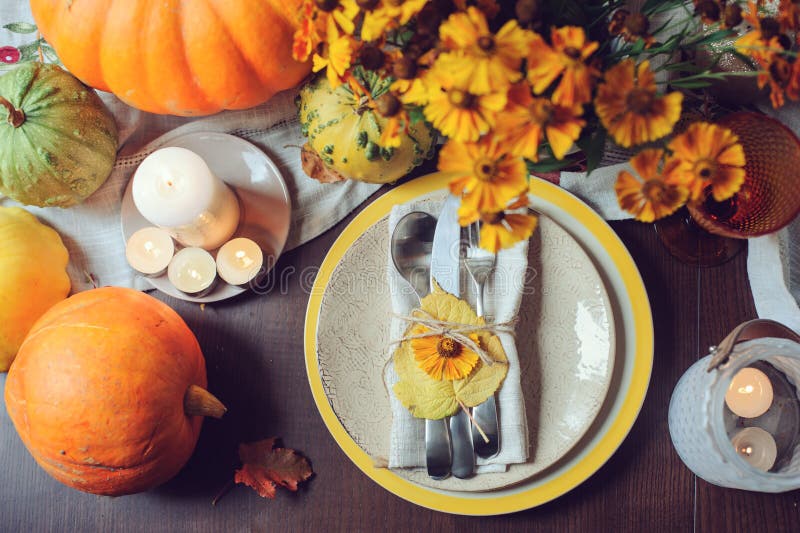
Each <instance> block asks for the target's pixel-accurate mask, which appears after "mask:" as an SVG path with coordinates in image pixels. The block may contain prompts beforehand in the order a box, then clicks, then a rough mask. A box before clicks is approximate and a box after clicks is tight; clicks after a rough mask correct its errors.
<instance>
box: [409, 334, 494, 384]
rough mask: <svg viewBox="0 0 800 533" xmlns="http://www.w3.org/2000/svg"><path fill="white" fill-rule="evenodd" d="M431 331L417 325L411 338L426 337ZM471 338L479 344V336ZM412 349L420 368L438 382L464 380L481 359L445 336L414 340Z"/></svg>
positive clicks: (412, 340) (431, 336) (429, 336)
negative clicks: (415, 336) (416, 336)
mask: <svg viewBox="0 0 800 533" xmlns="http://www.w3.org/2000/svg"><path fill="white" fill-rule="evenodd" d="M429 331H430V330H429V329H428V328H426V327H425V326H422V325H417V326H415V327H414V328H413V329H412V330H411V336H412V337H413V336H414V335H424V334H425V333H427V332H429ZM469 338H470V339H472V341H473V342H475V343H477V342H478V336H477V335H476V334H474V333H473V334H470V335H469ZM411 349H412V350H413V351H414V359H416V360H417V364H418V365H419V367H420V368H421V369H422V370H424V371H425V373H426V374H428V375H429V376H430V377H432V378H433V379H435V380H437V381H442V380H449V381H453V380H456V379H464V378H465V377H467V376H469V374H470V372H472V369H473V368H475V366H476V365H477V364H478V360H479V359H480V356H479V355H478V354H476V353H475V352H473V351H472V350H470V349H469V348H467V347H466V346H464V345H463V344H461V343H460V342H458V341H456V340H454V339H453V338H451V337H446V336H444V335H428V336H425V337H419V338H416V339H414V338H412V339H411Z"/></svg>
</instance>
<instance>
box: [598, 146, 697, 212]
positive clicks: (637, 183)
mask: <svg viewBox="0 0 800 533" xmlns="http://www.w3.org/2000/svg"><path fill="white" fill-rule="evenodd" d="M631 166H632V167H633V169H634V170H635V171H636V173H637V174H638V175H639V177H636V176H634V175H633V174H631V173H630V172H628V171H627V170H622V171H620V173H619V175H618V176H617V183H616V184H615V185H614V190H615V191H616V193H617V200H618V201H619V206H620V207H621V208H622V209H624V210H625V211H627V212H629V213H631V214H632V215H633V216H634V217H635V218H636V220H640V221H642V222H653V221H654V220H656V219H659V218H663V217H665V216H667V215H671V214H672V213H674V212H675V211H676V210H677V209H678V208H679V207H680V206H682V205H683V204H684V203H686V198H687V197H688V196H689V190H688V189H687V188H686V186H685V185H684V184H683V183H682V182H681V180H680V176H679V172H678V167H679V166H680V161H679V160H677V159H669V160H667V161H666V162H665V161H664V150H655V149H652V148H650V149H646V150H642V151H641V152H639V153H638V154H636V155H635V156H634V157H633V158H632V159H631Z"/></svg>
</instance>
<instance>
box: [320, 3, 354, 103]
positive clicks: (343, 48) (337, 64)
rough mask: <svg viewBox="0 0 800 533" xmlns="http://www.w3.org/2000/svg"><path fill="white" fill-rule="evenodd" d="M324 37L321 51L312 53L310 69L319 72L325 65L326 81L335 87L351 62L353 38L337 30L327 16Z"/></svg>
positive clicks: (342, 78)
mask: <svg viewBox="0 0 800 533" xmlns="http://www.w3.org/2000/svg"><path fill="white" fill-rule="evenodd" d="M325 39H326V41H325V43H323V46H322V51H321V53H315V54H314V58H313V66H312V70H313V71H314V72H319V71H320V70H322V69H324V68H326V67H327V70H326V75H327V76H328V81H329V82H330V84H331V87H332V88H334V89H335V88H336V87H338V86H339V85H341V83H342V82H343V81H344V79H345V75H346V73H347V71H348V69H349V68H350V66H351V65H352V64H353V54H354V53H355V47H354V40H353V38H352V37H350V36H349V35H347V34H343V33H341V32H340V31H339V28H338V26H337V25H336V22H335V21H334V19H333V17H329V18H328V28H327V34H326V36H325Z"/></svg>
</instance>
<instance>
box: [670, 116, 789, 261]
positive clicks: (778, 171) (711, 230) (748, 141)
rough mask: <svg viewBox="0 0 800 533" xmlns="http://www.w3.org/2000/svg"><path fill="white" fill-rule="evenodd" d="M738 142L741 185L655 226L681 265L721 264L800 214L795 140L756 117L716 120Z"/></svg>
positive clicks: (708, 197)
mask: <svg viewBox="0 0 800 533" xmlns="http://www.w3.org/2000/svg"><path fill="white" fill-rule="evenodd" d="M719 124H720V125H722V126H725V127H727V128H730V129H731V130H732V131H733V132H734V133H735V134H736V135H738V136H739V142H740V143H741V144H742V147H743V148H744V156H745V159H746V164H745V179H744V183H743V184H742V187H741V188H740V189H739V191H738V192H737V193H736V194H734V195H733V196H732V197H731V198H729V199H728V200H725V201H722V202H717V201H715V200H714V198H713V197H712V196H711V191H710V190H708V191H706V195H705V198H703V199H701V200H699V201H697V202H693V203H691V204H689V205H688V206H687V208H686V209H683V210H681V211H679V212H678V213H676V214H675V215H672V216H671V217H668V218H665V219H663V220H661V221H658V222H657V223H656V231H657V232H658V235H659V237H661V240H662V242H664V244H665V245H666V246H667V248H668V249H669V251H670V252H671V253H672V255H674V256H675V257H677V258H678V259H680V260H681V261H683V262H685V263H690V264H698V265H701V266H713V265H718V264H722V263H724V262H725V261H728V260H729V259H731V258H733V257H734V256H735V255H736V254H737V253H738V252H739V251H740V250H741V249H743V248H744V244H745V241H744V240H743V239H747V238H749V237H757V236H759V235H764V234H767V233H772V232H775V231H778V230H779V229H781V228H783V227H784V226H786V225H787V224H789V222H791V221H792V220H793V219H794V217H795V216H797V214H798V212H800V140H798V138H797V136H796V135H795V134H794V133H792V131H791V130H790V129H789V128H787V127H786V126H784V125H783V124H782V123H781V122H779V121H777V120H775V119H773V118H770V117H767V116H765V115H762V114H760V113H751V112H738V113H733V114H730V115H727V116H725V117H723V118H722V119H721V120H719Z"/></svg>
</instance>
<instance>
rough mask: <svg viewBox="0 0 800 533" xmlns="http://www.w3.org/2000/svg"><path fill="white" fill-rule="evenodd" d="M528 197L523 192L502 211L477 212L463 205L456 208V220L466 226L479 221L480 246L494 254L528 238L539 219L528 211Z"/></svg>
mask: <svg viewBox="0 0 800 533" xmlns="http://www.w3.org/2000/svg"><path fill="white" fill-rule="evenodd" d="M527 206H528V197H527V195H525V194H523V195H521V196H520V197H519V198H517V200H515V201H514V202H513V203H512V204H511V205H509V206H508V207H507V208H506V209H505V210H504V211H495V212H491V213H483V214H481V213H479V212H478V211H477V210H475V209H474V208H473V207H472V206H469V205H464V206H462V207H460V208H459V210H458V222H459V224H461V225H462V226H467V225H469V224H472V223H473V222H476V221H478V220H480V221H481V231H480V239H481V248H484V249H486V250H488V251H490V252H492V253H493V254H496V253H497V252H498V251H499V250H501V249H503V248H510V247H512V246H514V245H515V244H517V243H518V242H520V241H524V240H527V239H530V237H531V235H533V232H534V230H535V229H536V225H537V223H538V222H539V219H538V218H537V217H536V216H535V215H533V214H531V213H530V212H528V210H527V209H526V208H527Z"/></svg>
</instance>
